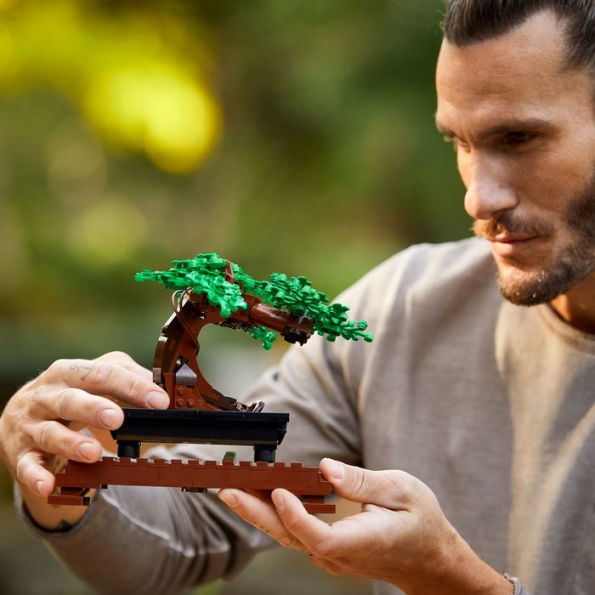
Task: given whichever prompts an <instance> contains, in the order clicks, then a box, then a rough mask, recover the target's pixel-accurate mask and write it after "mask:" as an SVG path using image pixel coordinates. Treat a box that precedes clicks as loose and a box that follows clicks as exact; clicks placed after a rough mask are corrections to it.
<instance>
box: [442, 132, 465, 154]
mask: <svg viewBox="0 0 595 595" xmlns="http://www.w3.org/2000/svg"><path fill="white" fill-rule="evenodd" d="M443 138H444V142H445V143H451V144H452V148H453V151H454V152H455V153H456V152H457V150H458V149H463V150H464V151H466V150H467V149H468V145H467V144H465V143H464V142H463V141H461V140H460V139H458V138H457V137H456V136H451V135H448V134H446V135H444V137H443Z"/></svg>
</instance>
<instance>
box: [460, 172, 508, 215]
mask: <svg viewBox="0 0 595 595" xmlns="http://www.w3.org/2000/svg"><path fill="white" fill-rule="evenodd" d="M474 161H475V162H474V163H470V164H469V168H468V170H467V176H466V179H465V180H464V181H465V183H466V187H467V192H466V193H465V210H466V211H467V213H469V215H470V216H471V217H473V219H490V218H491V217H493V216H494V215H495V214H496V213H498V212H499V211H505V210H508V209H513V208H514V207H516V206H517V204H518V201H517V197H516V193H515V192H514V190H513V188H512V187H511V185H510V184H509V183H507V182H506V181H505V179H504V178H505V176H504V175H503V174H504V172H503V171H501V168H500V167H498V164H494V163H489V162H485V161H480V160H474Z"/></svg>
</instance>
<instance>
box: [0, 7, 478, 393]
mask: <svg viewBox="0 0 595 595" xmlns="http://www.w3.org/2000/svg"><path fill="white" fill-rule="evenodd" d="M440 5H441V2H440V1H439V0H424V1H412V0H390V1H389V0H384V1H379V0H376V1H375V2H361V1H359V0H342V1H341V2H339V1H338V0H325V2H316V3H314V2H312V3H303V2H297V1H296V0H283V1H282V2H279V1H277V0H252V1H251V2H245V1H242V0H201V2H192V1H190V0H188V1H185V2H184V1H181V0H170V1H169V2H167V3H163V2H157V1H155V0H148V1H145V2H133V1H128V2H125V1H115V0H94V1H90V0H87V1H85V2H83V0H57V1H55V2H43V1H41V0H30V1H28V2H24V1H18V0H0V121H1V122H2V125H1V127H0V210H1V216H0V254H1V255H2V257H1V260H0V274H1V279H2V283H1V284H0V287H1V289H0V339H1V340H2V341H3V345H4V347H5V349H4V350H3V355H2V358H1V360H0V371H1V373H2V376H3V378H5V379H6V378H13V379H14V382H15V383H16V382H21V381H22V380H23V379H25V378H26V377H27V376H29V375H31V374H33V373H35V372H36V371H37V370H39V369H41V368H42V367H44V366H45V365H47V364H48V363H49V362H51V361H52V360H53V359H55V358H56V357H59V356H81V357H82V356H94V355H98V354H99V353H100V352H102V351H104V350H109V349H125V350H127V351H129V352H131V353H132V354H133V355H135V356H136V357H138V358H139V359H140V360H141V361H144V362H145V363H146V362H149V361H150V358H151V356H152V350H153V343H154V340H155V337H156V334H157V333H158V330H159V327H160V325H161V323H162V321H163V319H164V318H165V317H166V316H167V314H168V311H169V302H168V300H167V297H166V296H164V295H163V293H162V292H161V291H160V290H159V288H157V287H155V288H150V287H149V286H139V285H138V284H135V283H133V282H132V277H133V275H134V272H135V271H136V270H138V269H139V268H143V267H151V268H163V267H166V266H168V263H169V262H170V261H171V260H173V259H175V258H183V257H186V256H187V255H188V254H195V253H198V252H212V251H214V252H218V253H219V254H221V255H223V256H224V257H226V258H228V259H230V260H233V261H235V262H238V263H239V264H240V265H241V266H242V267H244V268H245V269H247V270H250V271H251V272H253V273H254V274H255V276H257V277H259V276H260V277H262V276H266V275H267V274H268V273H269V272H270V271H272V270H281V271H284V272H287V273H288V274H291V275H306V276H308V277H309V278H310V279H312V281H313V283H314V284H315V285H316V286H317V287H320V289H322V290H324V291H325V292H326V293H328V294H329V295H331V296H333V295H335V294H336V293H338V292H339V291H340V290H341V289H342V288H344V287H345V286H347V285H348V284H349V283H351V282H353V281H354V280H355V279H357V278H358V277H359V276H360V275H361V274H362V273H364V272H365V271H366V270H368V269H369V268H371V267H372V266H374V265H375V264H377V263H378V262H380V261H381V260H383V259H385V258H386V257H388V256H389V255H390V254H392V253H393V252H395V251H396V250H399V249H401V248H403V247H404V246H406V245H408V244H410V243H413V242H418V241H441V240H445V239H453V238H458V237H462V236H464V235H466V234H467V228H468V221H467V218H466V216H465V215H464V213H463V209H462V207H461V204H460V203H461V194H462V192H461V186H460V182H459V181H458V177H457V174H456V171H455V166H454V157H453V155H452V153H451V152H450V151H449V149H448V148H447V147H446V145H444V144H443V143H442V142H441V139H440V137H439V135H438V134H437V133H436V131H435V128H434V123H433V113H434V109H435V97H434V72H433V71H434V64H435V58H436V55H437V52H438V48H439V43H440V31H439V26H438V21H439V12H440ZM370 330H371V331H373V330H374V329H370ZM222 332H223V331H222ZM247 345H249V348H255V347H254V346H252V345H250V344H249V342H248V343H247ZM9 384H10V382H9Z"/></svg>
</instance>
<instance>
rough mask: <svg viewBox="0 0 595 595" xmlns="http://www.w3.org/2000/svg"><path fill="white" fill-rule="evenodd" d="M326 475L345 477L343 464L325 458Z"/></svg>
mask: <svg viewBox="0 0 595 595" xmlns="http://www.w3.org/2000/svg"><path fill="white" fill-rule="evenodd" d="M325 461H326V462H325V464H324V466H325V467H326V471H327V475H328V476H329V477H332V478H334V479H343V478H344V477H345V465H343V463H340V462H339V461H335V460H333V459H325Z"/></svg>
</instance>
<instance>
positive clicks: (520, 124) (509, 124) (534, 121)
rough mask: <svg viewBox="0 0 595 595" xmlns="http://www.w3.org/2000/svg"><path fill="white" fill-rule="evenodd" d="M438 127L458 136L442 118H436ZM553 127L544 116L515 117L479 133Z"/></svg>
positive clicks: (535, 130)
mask: <svg viewBox="0 0 595 595" xmlns="http://www.w3.org/2000/svg"><path fill="white" fill-rule="evenodd" d="M435 123H436V128H437V129H438V132H440V133H441V134H444V135H446V136H456V133H455V132H453V131H452V130H451V129H450V128H448V126H445V125H444V124H443V123H442V122H440V120H439V119H438V118H437V117H436V118H435ZM551 128H553V125H552V123H551V122H550V121H549V120H544V119H543V118H513V119H510V120H504V121H503V122H498V124H495V125H494V126H490V127H489V128H487V129H486V130H483V131H482V132H480V134H479V138H480V139H483V138H487V137H490V136H495V135H498V134H502V133H505V132H543V131H547V130H549V129H551Z"/></svg>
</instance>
